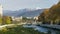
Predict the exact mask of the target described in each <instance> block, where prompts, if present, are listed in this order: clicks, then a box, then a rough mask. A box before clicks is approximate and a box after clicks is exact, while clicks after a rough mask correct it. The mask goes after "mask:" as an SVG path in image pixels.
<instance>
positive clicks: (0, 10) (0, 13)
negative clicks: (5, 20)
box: [0, 4, 3, 16]
mask: <svg viewBox="0 0 60 34" xmlns="http://www.w3.org/2000/svg"><path fill="white" fill-rule="evenodd" d="M2 11H3V7H2V5H1V4H0V15H1V16H2V15H3V14H2Z"/></svg>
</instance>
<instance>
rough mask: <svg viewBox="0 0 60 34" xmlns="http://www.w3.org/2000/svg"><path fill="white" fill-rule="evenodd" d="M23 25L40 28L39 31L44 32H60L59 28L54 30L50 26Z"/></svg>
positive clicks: (59, 33) (58, 33)
mask: <svg viewBox="0 0 60 34" xmlns="http://www.w3.org/2000/svg"><path fill="white" fill-rule="evenodd" d="M23 27H26V28H34V30H38V31H39V32H43V33H51V34H60V31H59V30H53V29H50V28H44V27H40V26H36V25H23Z"/></svg>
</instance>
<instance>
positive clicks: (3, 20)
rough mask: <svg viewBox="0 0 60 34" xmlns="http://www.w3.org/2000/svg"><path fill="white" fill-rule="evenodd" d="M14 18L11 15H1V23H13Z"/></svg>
mask: <svg viewBox="0 0 60 34" xmlns="http://www.w3.org/2000/svg"><path fill="white" fill-rule="evenodd" d="M11 23H12V18H11V17H10V16H2V17H1V16H0V25H4V24H11Z"/></svg>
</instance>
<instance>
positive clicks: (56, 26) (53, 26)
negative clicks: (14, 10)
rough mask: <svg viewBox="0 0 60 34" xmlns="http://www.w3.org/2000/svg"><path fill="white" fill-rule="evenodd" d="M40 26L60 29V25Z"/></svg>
mask: <svg viewBox="0 0 60 34" xmlns="http://www.w3.org/2000/svg"><path fill="white" fill-rule="evenodd" d="M40 26H41V27H46V28H51V29H56V30H60V25H40Z"/></svg>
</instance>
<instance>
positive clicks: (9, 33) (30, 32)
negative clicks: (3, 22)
mask: <svg viewBox="0 0 60 34" xmlns="http://www.w3.org/2000/svg"><path fill="white" fill-rule="evenodd" d="M0 34H44V33H43V32H38V31H37V30H34V29H33V28H24V27H22V25H18V26H17V27H10V28H7V27H5V28H3V29H2V30H0Z"/></svg>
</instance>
